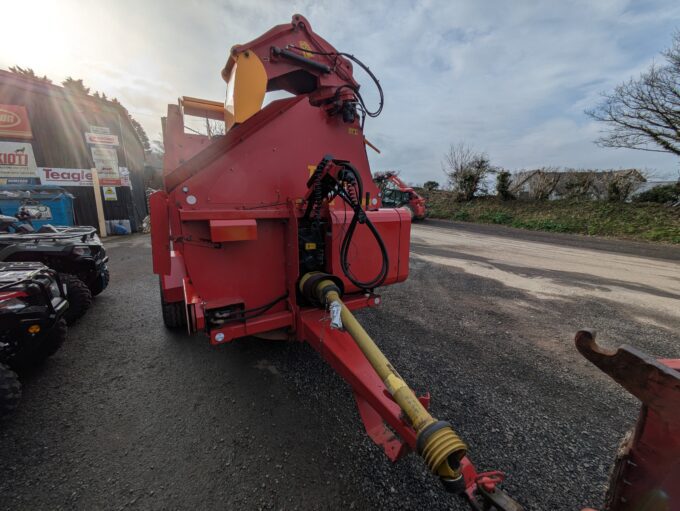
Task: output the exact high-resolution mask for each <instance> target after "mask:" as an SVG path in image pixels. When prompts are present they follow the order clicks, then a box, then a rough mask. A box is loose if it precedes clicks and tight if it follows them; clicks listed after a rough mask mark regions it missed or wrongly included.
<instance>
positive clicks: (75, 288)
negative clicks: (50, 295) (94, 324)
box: [59, 273, 92, 325]
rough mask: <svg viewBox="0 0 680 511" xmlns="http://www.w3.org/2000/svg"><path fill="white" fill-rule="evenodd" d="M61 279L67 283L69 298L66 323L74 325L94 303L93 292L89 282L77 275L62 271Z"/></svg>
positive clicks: (65, 315)
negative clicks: (86, 282) (88, 284)
mask: <svg viewBox="0 0 680 511" xmlns="http://www.w3.org/2000/svg"><path fill="white" fill-rule="evenodd" d="M59 277H60V278H61V281H62V282H63V283H65V284H66V293H67V295H68V296H67V297H66V298H67V299H68V309H67V310H66V312H65V313H64V319H65V320H66V323H67V324H69V325H72V324H73V323H75V321H76V320H77V319H79V318H81V317H83V315H84V314H85V313H86V312H87V309H89V308H90V306H91V305H92V293H91V292H90V288H89V287H87V284H85V282H83V281H82V280H80V279H79V278H78V277H76V276H75V275H70V274H68V273H62V274H60V275H59Z"/></svg>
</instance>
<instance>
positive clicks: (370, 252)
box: [327, 209, 411, 292]
mask: <svg viewBox="0 0 680 511" xmlns="http://www.w3.org/2000/svg"><path fill="white" fill-rule="evenodd" d="M367 215H368V217H369V218H370V219H371V221H372V222H373V223H374V224H375V225H376V227H377V228H378V229H379V231H380V236H381V237H382V239H383V241H384V242H385V244H386V245H388V246H389V247H394V251H393V252H392V253H391V254H390V260H389V270H388V274H387V278H386V279H385V282H384V285H389V284H396V283H397V282H402V281H404V280H406V278H407V277H408V260H409V247H410V240H411V236H410V230H411V217H410V215H409V214H408V213H407V212H406V211H404V210H400V209H381V210H378V211H369V212H368V213H367ZM353 216H354V214H353V213H352V212H351V211H347V210H345V209H342V210H339V211H333V212H331V221H332V224H333V233H334V235H333V237H332V241H331V243H330V244H329V245H327V248H329V249H330V251H329V254H328V259H329V261H330V270H331V273H332V274H333V275H337V276H339V277H340V278H341V279H342V281H343V283H344V284H345V291H349V292H356V291H359V289H357V287H356V286H354V285H353V284H352V283H351V282H350V281H349V280H348V279H347V277H346V276H345V275H343V273H342V269H341V268H340V255H339V254H340V244H341V243H342V236H341V235H340V234H342V233H343V232H344V231H345V229H347V226H348V225H349V223H350V222H351V221H352V217H353ZM335 233H338V234H335ZM348 263H349V265H350V266H351V268H352V271H353V272H354V274H355V275H356V276H357V277H358V278H359V279H368V278H370V277H371V276H373V275H375V274H376V273H377V272H378V270H379V269H380V264H381V258H380V252H379V250H378V247H377V246H376V242H375V239H373V237H372V236H371V233H370V232H368V230H367V229H359V230H357V233H356V235H355V236H354V238H353V239H352V243H351V245H350V250H349V258H348ZM355 268H356V270H355Z"/></svg>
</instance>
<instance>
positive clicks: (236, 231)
mask: <svg viewBox="0 0 680 511" xmlns="http://www.w3.org/2000/svg"><path fill="white" fill-rule="evenodd" d="M256 239H257V222H256V221H255V220H253V219H247V220H210V240H211V241H215V242H223V241H248V240H256Z"/></svg>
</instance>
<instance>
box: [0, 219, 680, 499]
mask: <svg viewBox="0 0 680 511" xmlns="http://www.w3.org/2000/svg"><path fill="white" fill-rule="evenodd" d="M412 242H413V244H412V260H411V277H410V279H409V280H408V281H407V282H406V283H404V284H400V285H397V286H392V287H391V288H387V289H385V290H384V293H383V296H384V306H383V307H381V308H380V309H374V310H370V311H363V312H361V313H360V314H359V316H360V319H361V321H362V322H363V324H364V325H365V326H366V328H367V330H368V331H369V332H370V333H371V334H372V335H373V336H374V337H375V338H376V339H377V340H378V342H379V344H380V345H381V346H382V347H383V349H384V351H385V352H386V354H387V355H388V357H390V358H391V360H392V362H393V364H394V365H395V366H396V367H397V368H398V369H399V371H400V372H401V374H402V375H403V376H404V377H405V378H406V379H407V381H409V383H411V384H412V386H413V387H414V388H415V389H416V390H417V391H421V392H422V391H425V390H429V391H430V392H431V393H432V398H433V399H432V405H431V409H432V411H433V413H434V414H436V415H437V416H438V417H440V418H446V419H448V420H450V421H451V422H452V424H454V426H455V428H456V429H457V430H458V432H459V433H460V434H461V436H462V437H463V438H464V439H465V440H466V441H467V442H468V444H469V447H470V456H471V458H472V459H473V461H474V462H475V463H476V464H477V465H478V467H479V468H481V469H492V468H493V469H500V470H504V471H506V472H507V473H508V474H509V475H508V479H507V481H506V482H505V483H504V487H505V489H506V490H507V491H508V492H509V493H511V494H512V495H513V496H515V497H516V498H517V499H518V500H520V501H521V502H522V503H523V504H525V506H526V508H527V509H535V510H570V511H573V510H578V509H581V507H583V506H585V505H595V506H597V505H598V504H600V503H601V502H602V495H603V492H604V488H605V485H606V479H607V473H608V470H609V467H610V464H611V462H612V460H613V456H614V451H615V448H616V445H617V444H618V442H619V439H620V437H621V436H622V435H623V434H624V433H625V431H626V430H627V429H629V428H630V426H631V425H632V424H633V423H634V421H635V417H636V413H637V409H638V405H637V403H636V401H635V399H634V398H632V397H630V396H629V395H627V394H626V393H625V391H623V390H622V389H621V388H619V387H618V386H617V385H616V384H614V383H613V382H611V381H610V380H609V379H608V378H607V377H605V376H604V375H603V374H602V373H600V372H599V371H598V370H597V369H595V368H594V367H592V366H591V365H590V364H589V363H588V362H586V361H585V359H583V358H581V357H580V355H579V354H578V353H577V352H576V350H575V349H574V347H573V334H574V332H575V331H576V330H577V329H578V328H581V327H584V326H588V327H592V328H595V329H596V330H598V332H600V338H601V339H602V341H603V342H606V343H607V344H611V345H616V344H620V343H624V342H625V343H629V344H634V345H636V346H637V347H639V348H641V349H643V350H646V351H648V352H649V353H651V354H653V355H659V356H664V357H678V356H680V339H679V338H678V332H680V271H678V270H679V269H680V262H679V261H680V250H679V249H677V248H673V247H664V246H658V245H647V244H635V243H629V242H621V241H609V240H594V239H590V238H582V237H577V236H559V235H551V234H544V233H529V232H525V231H516V230H512V229H506V228H501V227H495V226H475V225H471V224H452V223H445V222H435V221H428V222H426V223H424V224H419V225H416V226H414V228H413V239H412ZM108 250H109V253H110V256H111V265H110V266H111V274H112V282H111V285H110V287H109V289H107V290H106V291H105V292H104V293H103V294H102V295H101V296H100V297H98V298H97V300H96V304H95V307H94V309H93V311H92V312H91V313H90V314H89V315H88V316H86V317H85V318H84V319H83V320H82V321H81V322H80V323H79V324H78V325H76V326H74V327H73V328H72V329H71V331H70V336H69V340H68V344H67V345H65V346H64V348H63V349H62V350H61V351H60V352H59V353H58V354H57V355H56V356H55V357H54V358H53V359H52V360H50V361H49V363H48V364H47V365H46V366H45V367H43V368H41V369H39V370H36V371H34V372H33V373H31V374H28V375H25V376H24V385H25V389H24V400H23V402H22V405H21V407H20V409H19V410H18V412H17V413H16V414H15V415H14V416H13V417H11V418H9V419H7V420H5V421H4V422H2V423H0V453H1V454H0V509H26V510H39V509H83V510H91V509H195V510H200V509H259V508H261V509H357V510H358V509H380V508H385V509H389V508H392V509H425V508H429V509H466V507H465V506H463V505H461V504H459V503H458V502H456V501H455V500H453V498H452V497H450V496H448V495H446V494H445V493H443V491H442V490H441V488H440V486H439V483H438V482H437V481H435V480H433V478H432V477H430V476H429V475H428V474H427V472H426V470H425V468H424V466H423V463H422V462H421V461H420V460H419V459H418V458H417V457H416V456H409V457H407V458H406V459H404V460H402V461H400V462H399V463H397V464H394V465H393V464H391V463H390V462H389V461H387V460H386V458H385V457H384V456H383V454H382V452H381V451H380V449H379V448H377V447H375V446H374V445H373V444H372V443H371V442H370V440H368V438H367V437H366V436H365V435H364V433H363V432H362V426H361V423H360V420H359V418H358V414H357V412H356V410H355V407H354V404H353V401H352V398H351V395H350V393H349V390H348V388H347V387H346V386H345V385H344V384H343V383H342V381H341V380H340V379H339V378H338V377H336V376H335V374H334V373H333V372H332V371H331V370H329V369H328V368H327V367H326V366H325V365H324V363H323V362H322V361H321V359H319V358H318V356H317V355H316V354H315V353H314V352H313V351H312V350H311V349H310V348H308V347H307V346H306V345H303V344H297V343H280V342H272V341H269V342H267V341H257V340H252V339H246V340H242V341H237V342H234V343H232V344H230V345H227V346H222V347H219V348H213V347H210V346H209V345H208V343H207V341H206V340H205V339H204V338H201V337H194V338H188V337H187V336H186V335H183V334H179V333H170V332H168V331H166V330H165V329H163V328H162V326H160V324H161V320H160V311H159V306H158V289H157V280H156V278H155V276H153V275H152V274H151V269H150V266H151V264H150V257H149V254H150V249H149V239H148V237H146V236H133V237H129V238H122V239H116V240H113V241H111V242H109V243H108Z"/></svg>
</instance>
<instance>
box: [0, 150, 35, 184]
mask: <svg viewBox="0 0 680 511" xmlns="http://www.w3.org/2000/svg"><path fill="white" fill-rule="evenodd" d="M39 178H40V176H39V175H38V168H37V167H36V165H35V156H33V146H31V144H30V143H26V142H0V184H6V185H11V184H22V185H23V184H40V181H39Z"/></svg>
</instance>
